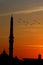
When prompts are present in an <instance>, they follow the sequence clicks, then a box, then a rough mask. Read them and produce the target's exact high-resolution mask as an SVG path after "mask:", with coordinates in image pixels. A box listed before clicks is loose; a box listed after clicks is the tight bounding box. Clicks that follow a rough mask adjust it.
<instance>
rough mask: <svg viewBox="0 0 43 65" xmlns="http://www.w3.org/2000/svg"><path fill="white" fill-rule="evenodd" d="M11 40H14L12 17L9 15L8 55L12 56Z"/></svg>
mask: <svg viewBox="0 0 43 65" xmlns="http://www.w3.org/2000/svg"><path fill="white" fill-rule="evenodd" d="M13 42H14V37H13V17H12V16H11V20H10V36H9V56H10V57H13Z"/></svg>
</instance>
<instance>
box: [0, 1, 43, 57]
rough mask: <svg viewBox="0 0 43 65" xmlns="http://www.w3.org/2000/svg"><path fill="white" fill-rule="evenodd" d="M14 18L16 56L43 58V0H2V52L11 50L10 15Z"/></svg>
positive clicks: (0, 32)
mask: <svg viewBox="0 0 43 65" xmlns="http://www.w3.org/2000/svg"><path fill="white" fill-rule="evenodd" d="M11 15H13V18H14V20H13V21H14V37H15V38H14V56H17V57H18V58H25V57H27V58H37V57H38V54H39V53H40V54H41V55H42V58H43V0H0V54H1V53H2V52H3V50H5V51H6V52H7V53H8V52H9V32H10V31H9V29H10V17H11Z"/></svg>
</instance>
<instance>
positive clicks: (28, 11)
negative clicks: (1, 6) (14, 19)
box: [0, 7, 43, 16]
mask: <svg viewBox="0 0 43 65" xmlns="http://www.w3.org/2000/svg"><path fill="white" fill-rule="evenodd" d="M39 11H43V7H40V8H39V9H33V10H21V11H15V12H9V13H3V14H0V16H7V15H14V14H27V13H33V12H39Z"/></svg>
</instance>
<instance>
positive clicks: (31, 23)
mask: <svg viewBox="0 0 43 65" xmlns="http://www.w3.org/2000/svg"><path fill="white" fill-rule="evenodd" d="M21 22H22V23H23V24H25V25H28V24H29V25H31V26H32V25H34V24H41V23H40V22H38V21H37V20H35V19H34V20H33V22H29V21H25V20H22V18H19V20H18V23H19V24H20V23H21Z"/></svg>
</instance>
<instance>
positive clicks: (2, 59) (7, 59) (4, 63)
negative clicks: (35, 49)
mask: <svg viewBox="0 0 43 65" xmlns="http://www.w3.org/2000/svg"><path fill="white" fill-rule="evenodd" d="M13 42H14V37H13V17H12V16H11V21H10V36H9V55H8V54H7V53H6V52H5V51H3V53H2V54H1V55H0V65H43V59H41V55H40V54H39V55H38V59H29V58H24V59H23V60H19V59H18V58H17V57H15V58H14V57H13Z"/></svg>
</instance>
